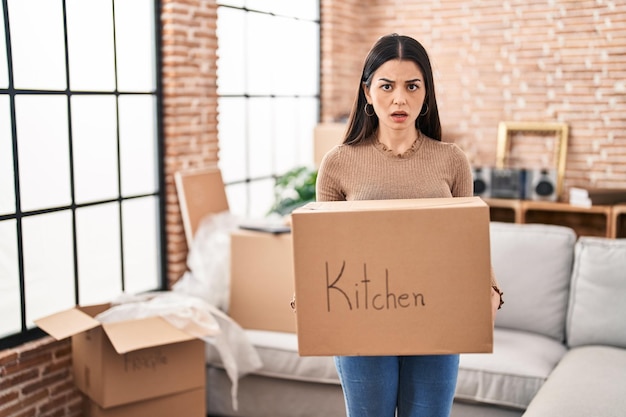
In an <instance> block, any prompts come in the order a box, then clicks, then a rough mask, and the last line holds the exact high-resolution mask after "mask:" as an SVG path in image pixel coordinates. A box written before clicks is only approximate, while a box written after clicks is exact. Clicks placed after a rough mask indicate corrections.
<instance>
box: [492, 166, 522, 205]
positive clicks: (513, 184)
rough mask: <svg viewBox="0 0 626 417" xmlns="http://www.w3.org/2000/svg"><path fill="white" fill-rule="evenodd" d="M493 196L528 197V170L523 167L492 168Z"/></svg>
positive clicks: (520, 198)
mask: <svg viewBox="0 0 626 417" xmlns="http://www.w3.org/2000/svg"><path fill="white" fill-rule="evenodd" d="M491 197H493V198H513V199H519V200H523V199H524V198H525V197H526V170H525V169H521V168H494V169H492V170H491Z"/></svg>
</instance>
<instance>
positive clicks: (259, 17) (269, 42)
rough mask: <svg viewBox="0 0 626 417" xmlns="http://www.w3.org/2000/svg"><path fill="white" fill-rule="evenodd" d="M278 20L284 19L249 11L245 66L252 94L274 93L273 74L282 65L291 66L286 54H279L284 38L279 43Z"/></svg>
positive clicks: (249, 89) (248, 85) (248, 87)
mask: <svg viewBox="0 0 626 417" xmlns="http://www.w3.org/2000/svg"><path fill="white" fill-rule="evenodd" d="M278 20H282V19H278V18H274V17H272V16H268V15H264V14H258V13H247V19H246V25H247V28H246V34H247V45H246V53H247V56H246V61H245V67H246V81H247V83H246V85H247V89H248V91H247V92H248V93H250V94H272V93H273V92H274V82H275V80H274V78H275V77H274V76H273V75H274V74H275V73H276V72H277V71H278V68H279V67H280V66H281V65H283V66H290V65H287V62H285V61H284V55H283V56H282V57H280V58H279V57H278V56H277V55H278V54H277V52H278V49H279V48H278V45H280V44H281V43H282V39H281V40H280V42H278V43H277V39H276V36H275V35H276V32H275V30H274V25H277V24H278V23H277V21H278ZM281 52H283V51H282V49H281ZM289 63H290V64H291V60H289Z"/></svg>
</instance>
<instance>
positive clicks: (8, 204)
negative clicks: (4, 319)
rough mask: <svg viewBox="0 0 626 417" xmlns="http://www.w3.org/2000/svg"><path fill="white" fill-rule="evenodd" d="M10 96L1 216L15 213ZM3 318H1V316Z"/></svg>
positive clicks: (1, 160)
mask: <svg viewBox="0 0 626 417" xmlns="http://www.w3.org/2000/svg"><path fill="white" fill-rule="evenodd" d="M13 182H14V176H13V141H12V140H11V114H10V107H9V96H6V95H3V96H0V215H1V214H8V213H15V186H14V184H13ZM0 317H1V316H0Z"/></svg>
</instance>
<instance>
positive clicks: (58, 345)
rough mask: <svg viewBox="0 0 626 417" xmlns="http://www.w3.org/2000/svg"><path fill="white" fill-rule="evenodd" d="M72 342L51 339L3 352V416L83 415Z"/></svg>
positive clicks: (0, 353)
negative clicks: (73, 375) (72, 367)
mask: <svg viewBox="0 0 626 417" xmlns="http://www.w3.org/2000/svg"><path fill="white" fill-rule="evenodd" d="M71 356H72V353H71V345H70V342H69V340H64V341H61V342H55V341H53V340H52V338H50V337H46V338H44V339H41V340H38V341H36V342H31V343H27V344H24V345H22V346H19V347H18V348H16V349H7V350H3V351H0V417H9V416H11V417H30V416H38V417H52V416H80V415H81V414H82V412H81V411H82V398H81V396H80V394H79V393H78V391H77V390H76V389H75V388H74V383H73V379H72V372H71V366H70V365H71V359H72V358H71Z"/></svg>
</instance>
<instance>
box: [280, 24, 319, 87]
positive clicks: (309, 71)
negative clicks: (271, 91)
mask: <svg viewBox="0 0 626 417" xmlns="http://www.w3.org/2000/svg"><path fill="white" fill-rule="evenodd" d="M318 28H319V26H318V25H317V24H315V23H311V22H302V21H297V20H287V21H285V22H284V26H283V29H282V30H284V31H285V32H283V34H280V32H279V34H278V36H279V37H280V39H281V41H282V42H281V43H280V45H281V47H280V48H277V50H278V49H280V51H277V52H278V53H280V54H285V53H287V51H288V53H289V56H290V59H289V65H281V66H278V68H280V69H282V71H276V73H275V75H274V76H275V77H278V78H277V82H276V93H277V94H292V95H294V94H297V95H309V96H314V95H317V93H318V91H319V71H320V62H319V32H318ZM284 33H289V34H290V35H289V36H284Z"/></svg>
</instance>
